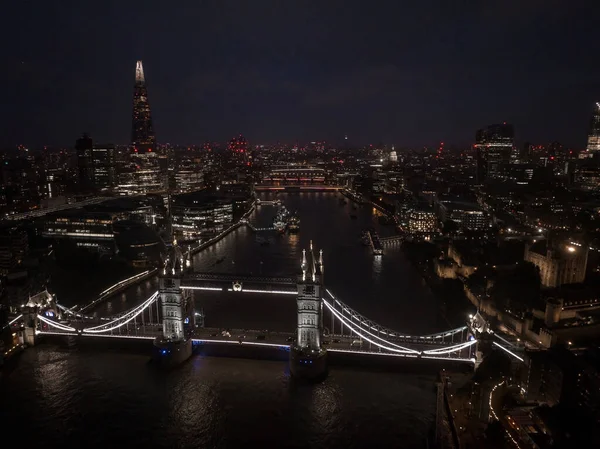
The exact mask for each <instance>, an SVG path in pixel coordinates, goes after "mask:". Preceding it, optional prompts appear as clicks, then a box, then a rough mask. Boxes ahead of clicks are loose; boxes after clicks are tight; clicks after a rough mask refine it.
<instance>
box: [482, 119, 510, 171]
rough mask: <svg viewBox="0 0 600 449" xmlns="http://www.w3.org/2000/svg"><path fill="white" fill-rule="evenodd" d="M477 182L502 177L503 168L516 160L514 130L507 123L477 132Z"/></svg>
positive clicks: (490, 126)
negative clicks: (512, 160)
mask: <svg viewBox="0 0 600 449" xmlns="http://www.w3.org/2000/svg"><path fill="white" fill-rule="evenodd" d="M475 150H476V151H477V181H478V182H479V183H482V182H484V181H485V180H486V179H493V178H498V177H500V176H501V173H502V167H503V165H505V164H508V163H510V162H511V158H513V159H514V154H515V152H514V129H513V126H512V125H508V124H506V123H503V124H496V125H489V126H488V127H487V128H484V129H480V130H479V131H477V134H476V136H475Z"/></svg>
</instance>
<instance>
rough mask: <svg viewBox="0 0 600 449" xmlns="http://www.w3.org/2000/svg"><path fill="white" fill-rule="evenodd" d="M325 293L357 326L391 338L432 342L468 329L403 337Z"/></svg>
mask: <svg viewBox="0 0 600 449" xmlns="http://www.w3.org/2000/svg"><path fill="white" fill-rule="evenodd" d="M325 291H326V292H327V293H328V294H329V296H330V297H331V299H332V301H335V304H337V305H338V306H340V307H341V308H342V310H343V311H344V312H346V313H347V314H348V315H350V317H351V318H352V319H353V320H354V321H357V322H358V323H359V325H361V326H365V327H368V328H370V329H371V330H373V331H376V332H378V333H379V334H383V335H387V336H389V337H392V338H412V339H420V340H434V339H437V338H444V337H450V336H452V335H456V334H458V333H461V332H464V331H466V330H467V329H468V327H467V326H461V327H457V328H455V329H450V330H447V331H444V332H439V333H436V334H428V335H418V336H415V335H413V336H411V335H403V334H402V333H400V332H397V331H394V330H392V329H389V328H387V327H384V326H380V325H379V324H377V323H375V322H374V321H372V320H370V319H368V318H366V317H365V316H363V315H361V314H360V313H358V312H357V311H356V310H354V309H352V308H351V307H349V306H348V305H346V304H345V303H343V302H342V301H340V300H339V299H337V298H336V297H335V296H333V294H332V293H331V292H330V291H329V290H328V289H325ZM334 307H335V306H334ZM361 328H362V327H361Z"/></svg>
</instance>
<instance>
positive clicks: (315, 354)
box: [290, 242, 327, 380]
mask: <svg viewBox="0 0 600 449" xmlns="http://www.w3.org/2000/svg"><path fill="white" fill-rule="evenodd" d="M297 287H298V296H297V300H296V303H297V307H298V326H297V335H296V341H295V342H294V343H293V344H292V345H291V347H290V371H291V373H292V375H293V376H294V377H297V378H302V379H308V380H320V379H323V378H324V377H325V376H326V375H327V350H326V349H325V348H323V347H322V344H321V341H322V337H323V300H322V296H321V295H322V293H323V252H322V251H321V253H320V257H319V259H317V258H316V257H315V255H314V253H313V248H312V242H311V244H310V258H309V261H307V259H306V250H305V251H303V252H302V275H300V276H299V277H298V283H297Z"/></svg>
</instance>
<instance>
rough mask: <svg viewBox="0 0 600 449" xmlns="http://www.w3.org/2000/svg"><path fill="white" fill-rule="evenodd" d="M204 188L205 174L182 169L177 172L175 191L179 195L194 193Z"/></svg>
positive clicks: (195, 170) (196, 170)
mask: <svg viewBox="0 0 600 449" xmlns="http://www.w3.org/2000/svg"><path fill="white" fill-rule="evenodd" d="M203 186H204V173H202V172H201V171H200V170H198V169H193V168H180V169H178V170H176V171H175V189H176V191H177V192H178V193H186V192H193V191H196V190H200V189H202V187H203Z"/></svg>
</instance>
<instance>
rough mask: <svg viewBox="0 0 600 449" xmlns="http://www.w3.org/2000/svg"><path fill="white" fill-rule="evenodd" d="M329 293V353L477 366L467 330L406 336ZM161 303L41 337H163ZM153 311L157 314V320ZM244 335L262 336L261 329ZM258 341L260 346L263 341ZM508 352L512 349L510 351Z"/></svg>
mask: <svg viewBox="0 0 600 449" xmlns="http://www.w3.org/2000/svg"><path fill="white" fill-rule="evenodd" d="M236 278H239V276H236ZM326 293H327V296H326V297H324V298H323V305H324V308H325V310H327V312H328V313H329V314H330V315H331V328H330V329H326V330H325V332H324V341H327V349H328V350H331V351H333V352H336V351H337V352H351V353H356V354H363V353H369V354H378V355H387V356H397V357H404V358H407V359H411V358H420V359H434V360H438V359H439V360H448V361H462V362H469V363H474V360H475V349H476V346H475V345H476V343H477V340H476V339H475V338H474V337H473V336H472V335H471V334H470V332H469V330H468V328H467V326H463V327H459V328H456V329H451V330H448V331H445V332H440V333H435V334H428V335H419V336H411V335H406V334H405V333H400V332H397V331H393V330H390V329H388V328H386V327H383V326H380V325H378V324H377V323H375V322H373V321H372V320H369V319H368V318H366V317H364V316H363V315H361V314H359V313H358V312H356V311H355V310H353V309H351V308H350V307H348V306H347V305H346V304H344V303H343V302H342V301H340V300H339V299H337V298H336V297H335V296H334V295H333V294H332V293H331V292H330V291H329V290H326ZM158 303H159V293H158V292H155V293H154V294H153V295H152V296H150V297H149V298H148V299H147V300H146V301H144V302H143V303H141V304H140V305H138V306H137V307H135V308H133V309H131V310H129V311H126V312H124V313H122V314H120V315H118V316H116V317H112V318H110V319H109V321H105V322H100V323H99V324H95V323H90V322H89V321H86V320H82V321H75V320H74V321H70V322H66V323H65V322H63V323H61V322H57V321H54V320H52V319H50V318H47V317H45V316H43V315H38V320H39V322H40V324H41V325H42V326H41V327H42V328H41V329H38V330H37V333H39V334H42V335H43V334H58V335H69V336H72V335H78V336H87V337H91V336H106V337H114V338H132V339H151V338H155V337H157V336H160V335H161V332H162V328H161V325H160V316H159V307H158V305H159V304H158ZM153 310H155V312H154V316H153ZM96 320H97V319H96ZM98 321H99V320H97V321H96V322H98ZM336 330H340V332H339V333H338V332H336ZM207 332H208V330H207V329H204V328H201V329H198V333H205V334H206V336H204V337H202V336H197V337H194V338H195V339H197V340H198V341H203V342H213V343H218V342H219V341H221V340H222V339H223V338H222V336H221V334H220V333H217V332H216V331H214V332H211V333H210V334H209V333H207ZM244 332H246V333H247V332H250V333H251V332H254V333H257V331H244ZM258 332H261V331H258ZM261 333H262V332H261ZM264 333H267V334H269V335H271V337H269V338H270V339H271V340H272V341H270V342H263V343H261V345H273V346H282V345H283V346H285V345H287V346H289V344H290V343H286V342H289V340H288V339H286V340H283V339H282V338H279V337H283V336H284V335H287V336H288V337H287V338H289V335H293V334H281V335H280V336H279V337H277V338H275V337H274V336H273V335H274V333H269V332H268V331H264ZM257 336H258V334H257V335H253V334H252V335H250V336H249V339H247V340H246V339H244V341H242V342H238V343H239V344H250V341H251V340H253V337H257ZM229 337H231V336H229ZM233 337H234V338H229V339H227V341H228V342H231V341H235V340H236V338H235V336H233ZM263 338H264V336H262V337H261V340H262V339H263ZM356 340H358V341H359V342H360V344H359V345H358V347H355V343H356ZM255 343H256V344H258V343H259V342H255ZM498 346H499V345H498ZM502 349H504V350H507V349H506V348H502Z"/></svg>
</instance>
